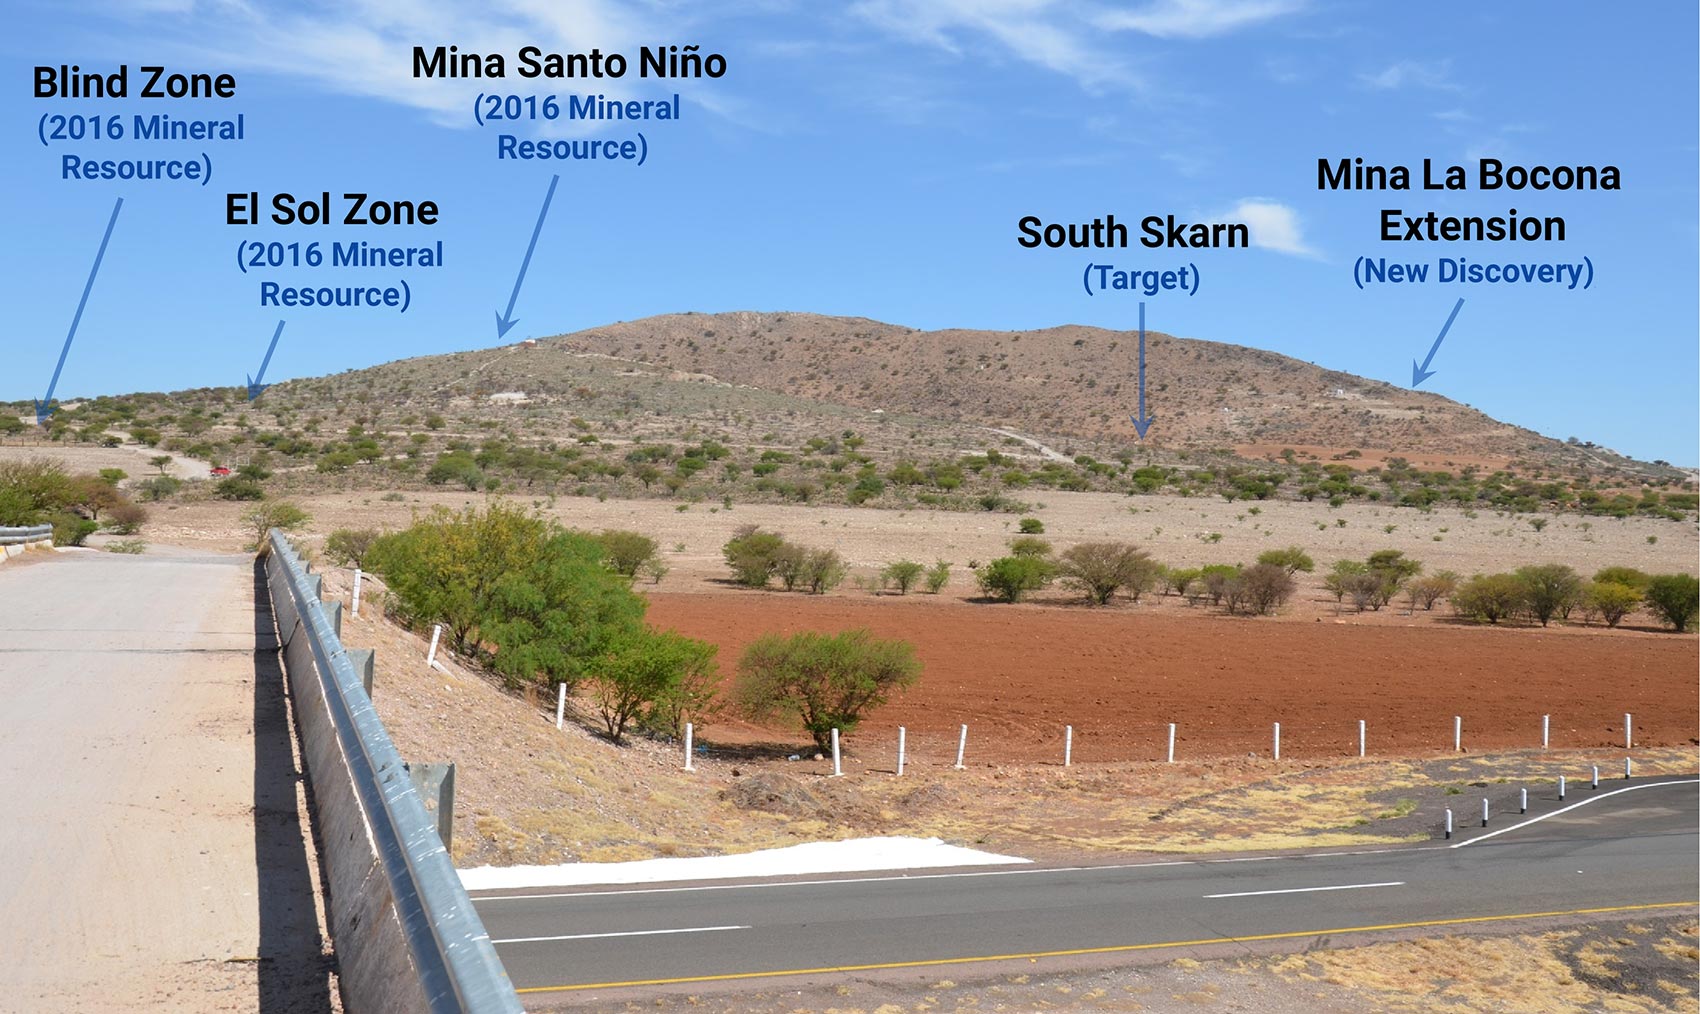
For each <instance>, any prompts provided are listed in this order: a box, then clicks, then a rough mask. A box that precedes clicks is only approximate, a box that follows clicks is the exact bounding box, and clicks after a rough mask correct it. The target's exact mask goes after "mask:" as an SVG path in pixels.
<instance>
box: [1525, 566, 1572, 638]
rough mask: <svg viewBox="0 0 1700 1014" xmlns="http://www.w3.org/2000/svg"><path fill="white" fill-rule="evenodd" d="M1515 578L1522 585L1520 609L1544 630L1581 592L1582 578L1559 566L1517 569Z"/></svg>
mask: <svg viewBox="0 0 1700 1014" xmlns="http://www.w3.org/2000/svg"><path fill="white" fill-rule="evenodd" d="M1516 577H1517V580H1519V581H1521V582H1522V583H1523V608H1525V609H1527V610H1528V611H1529V615H1531V616H1533V617H1534V618H1535V619H1537V620H1540V621H1541V626H1543V627H1544V626H1546V625H1547V621H1548V620H1551V619H1552V618H1553V616H1554V615H1556V614H1557V613H1559V612H1560V611H1563V610H1567V609H1568V607H1569V605H1570V604H1572V603H1574V602H1575V601H1577V599H1578V596H1579V595H1580V594H1581V591H1582V579H1581V578H1580V577H1578V576H1577V574H1576V572H1575V571H1574V570H1572V569H1570V568H1569V567H1566V566H1565V565H1564V564H1562V563H1544V564H1539V565H1536V566H1529V567H1519V568H1517V574H1516Z"/></svg>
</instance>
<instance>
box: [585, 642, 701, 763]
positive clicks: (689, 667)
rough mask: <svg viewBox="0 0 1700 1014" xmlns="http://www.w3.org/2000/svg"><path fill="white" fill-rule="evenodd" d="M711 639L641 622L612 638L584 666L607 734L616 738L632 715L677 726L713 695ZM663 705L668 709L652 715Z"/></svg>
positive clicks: (648, 722) (642, 720) (622, 733)
mask: <svg viewBox="0 0 1700 1014" xmlns="http://www.w3.org/2000/svg"><path fill="white" fill-rule="evenodd" d="M716 650H717V649H716V648H715V646H714V645H712V644H706V643H704V642H702V641H694V640H692V639H690V638H688V637H685V636H683V635H681V634H676V633H673V632H672V631H658V630H654V629H651V628H648V627H642V628H639V629H637V630H635V631H632V632H630V633H627V634H625V635H623V636H622V637H620V638H619V639H617V640H615V641H613V642H612V643H611V644H610V645H609V646H608V648H607V650H605V651H603V652H602V653H601V654H598V655H596V656H595V657H593V658H591V659H590V660H589V661H588V662H587V663H586V665H585V677H586V679H587V680H588V682H589V684H590V688H591V698H592V699H593V700H594V701H595V702H596V710H597V713H598V714H599V715H601V716H602V724H603V727H604V728H605V729H606V730H607V732H608V738H609V739H611V740H613V741H614V742H616V743H618V742H621V740H622V737H623V736H624V735H625V731H626V726H627V725H628V724H630V723H631V722H632V721H633V720H639V721H640V722H642V723H644V724H646V725H648V724H653V725H656V726H660V727H667V726H677V725H678V723H679V722H682V721H683V717H682V716H683V715H685V714H687V713H694V712H696V711H699V710H700V709H701V708H703V707H705V706H706V705H707V703H708V701H709V700H710V699H712V695H713V692H714V691H713V688H714V677H715V666H714V654H715V651H716ZM657 709H665V710H666V711H667V712H668V714H667V715H665V716H663V715H659V714H654V712H656V711H657Z"/></svg>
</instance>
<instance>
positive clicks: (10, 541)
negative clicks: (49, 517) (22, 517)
mask: <svg viewBox="0 0 1700 1014" xmlns="http://www.w3.org/2000/svg"><path fill="white" fill-rule="evenodd" d="M52 541H53V526H52V525H29V526H27V527H24V528H0V546H23V545H28V544H29V543H31V542H52Z"/></svg>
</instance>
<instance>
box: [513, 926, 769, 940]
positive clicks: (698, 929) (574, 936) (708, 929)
mask: <svg viewBox="0 0 1700 1014" xmlns="http://www.w3.org/2000/svg"><path fill="white" fill-rule="evenodd" d="M749 928H750V927H748V926H689V927H684V928H681V929H658V930H627V931H625V932H624V933H570V934H567V935H566V936H559V937H508V938H507V939H505V940H492V941H490V942H491V943H493V944H535V943H542V942H545V941H551V940H601V939H603V938H605V937H655V936H663V935H666V934H668V933H718V932H720V931H721V930H747V929H749Z"/></svg>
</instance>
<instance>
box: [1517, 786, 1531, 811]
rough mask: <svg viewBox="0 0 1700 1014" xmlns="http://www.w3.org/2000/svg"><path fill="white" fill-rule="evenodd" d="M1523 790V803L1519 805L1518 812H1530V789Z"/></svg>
mask: <svg viewBox="0 0 1700 1014" xmlns="http://www.w3.org/2000/svg"><path fill="white" fill-rule="evenodd" d="M1522 791H1523V797H1522V804H1521V805H1519V806H1518V807H1517V812H1518V813H1528V812H1529V790H1528V789H1524V790H1522Z"/></svg>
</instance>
